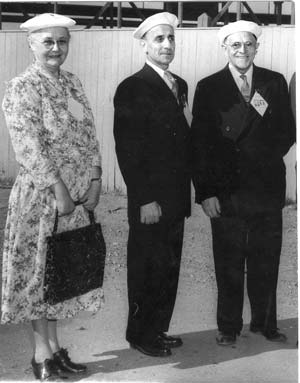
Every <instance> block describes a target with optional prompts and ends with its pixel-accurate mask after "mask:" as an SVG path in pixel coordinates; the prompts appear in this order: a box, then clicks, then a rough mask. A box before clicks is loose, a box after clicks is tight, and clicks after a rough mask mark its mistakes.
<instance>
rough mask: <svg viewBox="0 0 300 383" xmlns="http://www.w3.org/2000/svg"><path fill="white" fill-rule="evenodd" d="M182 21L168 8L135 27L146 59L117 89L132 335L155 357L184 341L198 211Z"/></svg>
mask: <svg viewBox="0 0 300 383" xmlns="http://www.w3.org/2000/svg"><path fill="white" fill-rule="evenodd" d="M177 23H178V20H177V18H176V16H175V15H172V14H170V13H167V12H163V13H159V14H155V15H153V16H151V17H149V18H148V19H146V20H145V21H144V22H143V23H142V24H141V25H140V26H139V27H138V29H137V30H136V31H135V33H134V37H135V38H138V39H140V44H141V46H142V49H143V50H144V52H145V54H146V64H145V66H144V67H143V68H142V69H141V70H140V71H139V72H137V73H135V74H134V75H132V76H130V77H128V78H127V79H125V80H124V81H123V82H122V83H121V84H120V85H119V86H118V88H117V91H116V94H115V97H114V105H115V119H114V136H115V142H116V153H117V158H118V162H119V166H120V169H121V173H122V175H123V178H124V180H125V183H126V186H127V197H128V221H129V238H128V247H127V252H128V254H127V267H128V278H127V279H128V299H129V315H128V324H127V330H126V339H127V341H128V342H129V343H130V345H131V347H133V348H136V349H138V350H139V351H141V352H143V353H144V354H147V355H150V356H169V355H171V350H170V348H172V347H178V346H180V345H181V344H182V340H181V339H180V338H179V337H178V338H176V337H171V336H168V335H167V334H166V332H167V331H168V328H169V323H170V320H171V316H172V312H173V308H174V304H175V298H176V292H177V285H178V276H179V268H180V260H181V250H182V241H183V230H184V218H185V217H188V216H189V215H190V175H189V173H188V165H187V154H188V141H189V137H188V134H189V126H188V124H187V121H186V119H185V116H184V110H183V109H184V107H185V106H186V99H187V84H186V82H185V81H184V80H182V79H181V78H180V77H178V76H176V75H175V74H172V73H171V72H169V71H167V69H168V66H169V64H170V63H171V61H172V60H173V58H174V54H175V37H174V29H175V28H176V26H177Z"/></svg>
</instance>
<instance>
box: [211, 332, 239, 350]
mask: <svg viewBox="0 0 300 383" xmlns="http://www.w3.org/2000/svg"><path fill="white" fill-rule="evenodd" d="M216 341H217V344H218V345H219V346H232V345H233V344H235V343H236V334H227V333H225V332H222V331H220V332H219V334H218V336H217V337H216Z"/></svg>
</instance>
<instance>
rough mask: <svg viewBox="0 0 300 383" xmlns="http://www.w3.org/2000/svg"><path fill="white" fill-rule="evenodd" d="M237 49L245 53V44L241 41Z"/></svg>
mask: <svg viewBox="0 0 300 383" xmlns="http://www.w3.org/2000/svg"><path fill="white" fill-rule="evenodd" d="M239 51H240V52H241V53H245V52H246V45H245V44H244V43H241V47H240V49H239Z"/></svg>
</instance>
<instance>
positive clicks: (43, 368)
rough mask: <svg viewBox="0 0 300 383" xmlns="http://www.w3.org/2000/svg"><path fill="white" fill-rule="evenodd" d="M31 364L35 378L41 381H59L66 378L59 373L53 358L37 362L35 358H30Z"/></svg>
mask: <svg viewBox="0 0 300 383" xmlns="http://www.w3.org/2000/svg"><path fill="white" fill-rule="evenodd" d="M31 366H32V371H33V374H34V376H35V378H36V379H39V380H41V381H60V380H62V379H68V378H67V377H66V376H62V375H60V373H59V369H58V367H57V366H56V364H55V362H54V360H53V359H45V360H44V361H43V362H41V363H37V362H36V361H35V359H34V358H32V360H31Z"/></svg>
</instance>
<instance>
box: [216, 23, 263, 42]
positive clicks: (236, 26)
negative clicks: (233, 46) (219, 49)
mask: <svg viewBox="0 0 300 383" xmlns="http://www.w3.org/2000/svg"><path fill="white" fill-rule="evenodd" d="M236 32H250V33H252V34H253V35H254V36H255V37H256V38H257V39H258V38H259V36H260V35H261V32H262V30H261V27H260V26H259V25H258V24H256V23H253V21H245V20H239V21H235V22H234V23H229V24H227V25H224V27H222V28H221V29H220V30H219V32H218V38H219V41H220V43H221V44H223V43H224V40H225V39H226V37H228V36H229V35H231V34H232V33H236Z"/></svg>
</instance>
